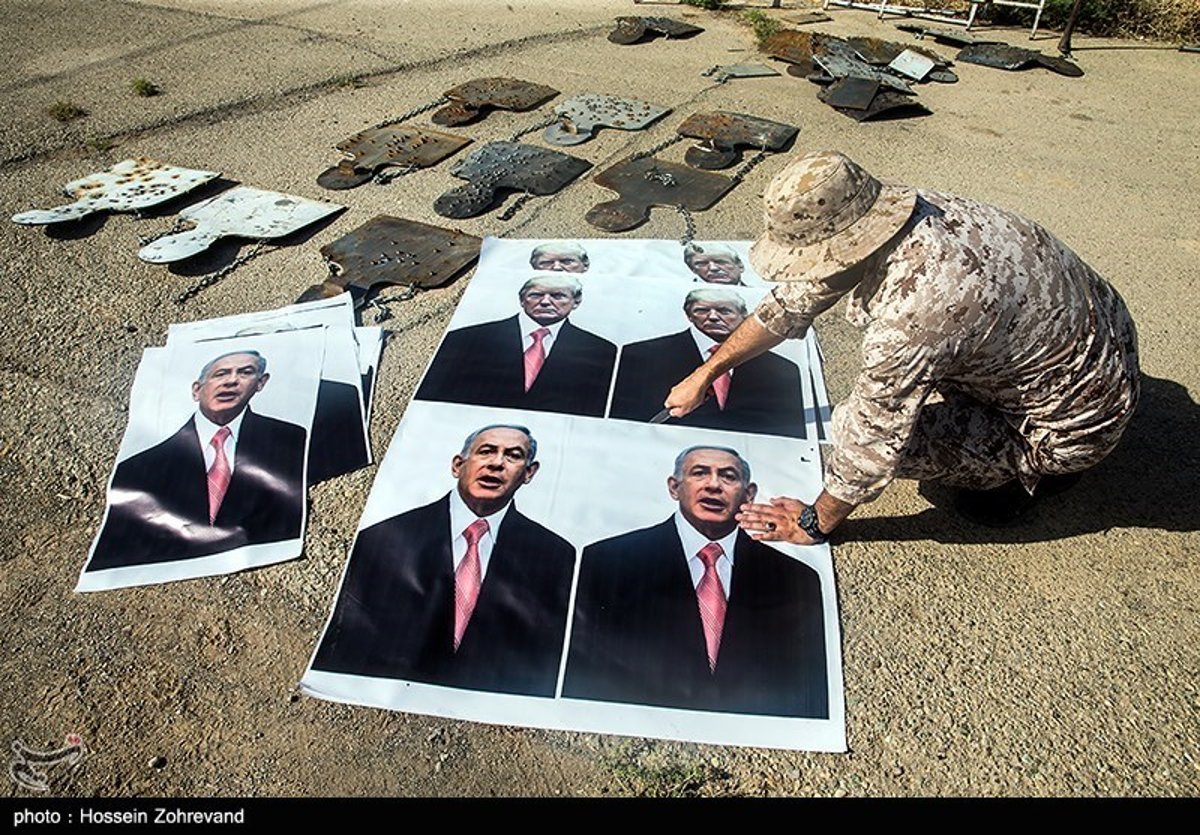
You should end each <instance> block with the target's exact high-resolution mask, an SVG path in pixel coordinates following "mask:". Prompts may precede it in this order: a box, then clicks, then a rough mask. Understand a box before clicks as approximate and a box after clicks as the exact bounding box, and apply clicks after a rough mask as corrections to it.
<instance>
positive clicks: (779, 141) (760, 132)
mask: <svg viewBox="0 0 1200 835" xmlns="http://www.w3.org/2000/svg"><path fill="white" fill-rule="evenodd" d="M799 130H800V129H799V128H795V127H792V126H791V125H785V124H783V123H782V122H772V121H771V120H770V119H762V118H760V117H758V116H747V115H745V114H744V113H726V112H724V111H721V110H715V111H712V112H711V113H694V114H692V115H691V116H689V117H688V118H687V119H685V120H684V122H683V124H681V125H680V126H679V127H678V128H676V131H677V132H678V133H679V135H680V136H687V137H691V138H692V139H700V140H703V143H702V144H700V145H693V146H692V147H691V148H688V149H687V153H686V154H685V155H684V161H685V162H687V164H688V165H691V166H693V167H694V168H703V169H705V170H706V171H713V170H716V169H718V168H728V167H729V166H731V165H733V164H734V163H735V162H737V161H738V159H739V158H740V156H741V154H740V153H739V152H738V150H737V147H738V146H739V145H744V146H749V147H751V148H757V149H760V150H765V151H782V150H783V149H784V148H785V147H786V146H787V145H788V143H790V142H791V141H792V140H793V139H794V138H795V137H796V134H797V133H798V132H799Z"/></svg>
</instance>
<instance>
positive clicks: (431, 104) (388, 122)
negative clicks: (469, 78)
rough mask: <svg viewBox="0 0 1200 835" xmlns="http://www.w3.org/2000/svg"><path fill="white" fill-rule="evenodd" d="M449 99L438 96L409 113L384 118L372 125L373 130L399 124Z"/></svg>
mask: <svg viewBox="0 0 1200 835" xmlns="http://www.w3.org/2000/svg"><path fill="white" fill-rule="evenodd" d="M448 101H450V99H448V98H446V97H445V96H438V97H437V98H436V99H434V100H433V101H431V102H427V103H426V104H423V105H421V106H420V107H414V108H413V109H412V110H410V111H408V112H407V113H404V114H401V115H400V116H397V117H396V118H394V119H384V120H383V121H382V122H380V123H379V124H377V125H375V126H374V127H372V128H371V130H378V129H379V128H386V127H390V126H392V125H398V124H400V123H401V122H407V121H408V120H409V119H412V118H413V117H415V116H420V115H421V114H422V113H425V112H426V111H429V110H433V109H434V108H435V107H437V106H438V105H442V104H445V103H446V102H448Z"/></svg>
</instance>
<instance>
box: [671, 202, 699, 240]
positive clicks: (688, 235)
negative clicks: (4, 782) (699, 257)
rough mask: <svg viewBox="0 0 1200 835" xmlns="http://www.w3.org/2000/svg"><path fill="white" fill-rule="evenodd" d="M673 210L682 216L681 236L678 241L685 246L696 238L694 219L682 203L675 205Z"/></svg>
mask: <svg viewBox="0 0 1200 835" xmlns="http://www.w3.org/2000/svg"><path fill="white" fill-rule="evenodd" d="M675 211H677V212H679V215H680V216H681V217H682V218H683V237H682V238H680V239H679V243H680V244H682V245H683V246H687V245H688V244H690V243H691V242H692V241H693V240H694V239H695V238H696V221H695V219H694V218H693V217H692V213H691V212H690V211H688V208H687V206H684V205H683V204H682V203H680V204H678V205H676V206H675Z"/></svg>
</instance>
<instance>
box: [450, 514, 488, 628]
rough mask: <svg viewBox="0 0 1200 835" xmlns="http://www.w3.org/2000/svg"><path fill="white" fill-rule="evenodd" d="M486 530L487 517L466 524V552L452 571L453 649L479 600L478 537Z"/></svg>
mask: <svg viewBox="0 0 1200 835" xmlns="http://www.w3.org/2000/svg"><path fill="white" fill-rule="evenodd" d="M487 532H488V523H487V519H476V520H475V521H474V522H472V523H471V524H469V525H467V529H466V530H465V531H463V537H464V538H465V539H466V540H467V553H466V554H464V555H463V558H462V562H460V563H459V564H458V569H457V570H456V571H455V572H454V649H455V650H456V651H457V650H458V645H459V644H460V643H462V638H463V633H464V632H466V631H467V623H468V621H470V620H471V613H472V612H474V611H475V604H476V603H477V602H479V587H480V586H481V585H483V566H482V565H481V564H480V562H479V539H480V537H482V536H483V535H484V534H485V533H487Z"/></svg>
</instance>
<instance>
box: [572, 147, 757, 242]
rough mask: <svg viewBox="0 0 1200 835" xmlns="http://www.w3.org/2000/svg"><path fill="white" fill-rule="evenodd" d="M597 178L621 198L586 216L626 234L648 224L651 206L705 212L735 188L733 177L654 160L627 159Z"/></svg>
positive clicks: (604, 204)
mask: <svg viewBox="0 0 1200 835" xmlns="http://www.w3.org/2000/svg"><path fill="white" fill-rule="evenodd" d="M593 179H594V181H595V183H596V184H597V185H601V186H604V187H605V188H607V189H612V190H613V191H615V192H617V194H619V195H620V197H618V198H617V199H616V200H610V201H608V202H606V203H598V204H596V205H595V206H593V207H592V208H591V210H589V211H588V213H587V215H586V219H587V222H588V223H590V224H592V225H593V226H598V227H599V228H601V229H604V230H605V231H608V232H624V231H625V230H627V229H632V228H634V227H635V226H639V225H641V224H642V223H645V222H646V221H647V220H649V218H650V207H651V206H682V207H683V208H685V209H688V210H690V211H694V212H698V211H703V210H704V209H707V208H709V207H710V206H712V205H713V204H714V203H716V202H717V201H718V200H720V199H721V198H722V197H724V196H725V193H726V192H727V191H729V190H730V189H731V188H733V186H734V182H733V180H732V179H730V178H729V177H723V176H722V175H720V174H711V173H709V172H707V171H697V170H696V169H695V168H690V167H689V166H686V165H680V164H679V163H675V162H663V161H662V160H658V159H655V158H654V157H641V158H638V159H634V158H627V159H625V160H622V161H621V162H618V163H617V164H616V165H614V166H612V167H611V168H609V169H607V170H606V171H602V172H600V173H599V174H597V175H596V176H595V177H594V178H593Z"/></svg>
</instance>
